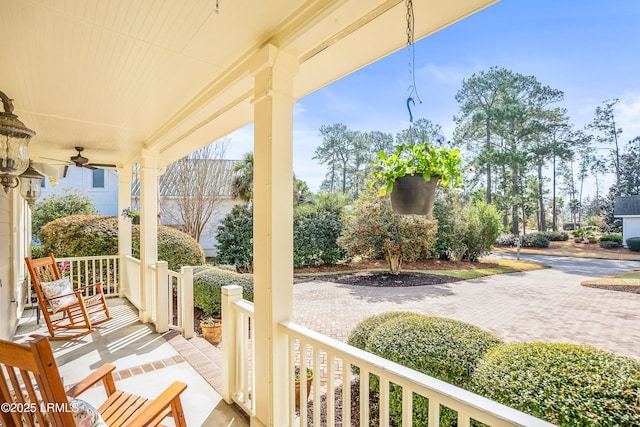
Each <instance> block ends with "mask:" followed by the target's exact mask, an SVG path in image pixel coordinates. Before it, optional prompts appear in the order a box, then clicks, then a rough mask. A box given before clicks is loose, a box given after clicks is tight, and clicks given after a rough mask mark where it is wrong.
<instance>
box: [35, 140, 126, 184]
mask: <svg viewBox="0 0 640 427" xmlns="http://www.w3.org/2000/svg"><path fill="white" fill-rule="evenodd" d="M76 151H77V152H78V154H76V155H75V156H71V157H70V158H69V161H68V162H64V161H63V160H58V159H51V158H47V157H45V158H46V159H48V160H55V161H57V162H64V163H65V167H64V173H63V174H62V177H63V178H64V177H66V176H67V169H68V168H69V166H75V167H78V168H87V169H89V170H96V169H105V168H116V167H117V165H114V164H111V163H91V162H89V159H88V158H86V157H84V156H83V155H82V151H84V147H76Z"/></svg>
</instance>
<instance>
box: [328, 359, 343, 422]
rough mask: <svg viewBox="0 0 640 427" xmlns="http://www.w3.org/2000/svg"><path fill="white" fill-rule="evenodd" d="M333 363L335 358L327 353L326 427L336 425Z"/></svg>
mask: <svg viewBox="0 0 640 427" xmlns="http://www.w3.org/2000/svg"><path fill="white" fill-rule="evenodd" d="M335 363H336V357H335V356H334V355H333V354H332V353H327V427H335V425H336V408H335V406H336V387H335V380H334V376H335V369H334V365H335ZM343 425H344V424H343Z"/></svg>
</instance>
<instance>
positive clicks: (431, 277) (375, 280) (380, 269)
mask: <svg viewBox="0 0 640 427" xmlns="http://www.w3.org/2000/svg"><path fill="white" fill-rule="evenodd" d="M495 266H497V264H495V263H489V262H456V263H454V262H451V261H443V260H435V259H428V260H422V261H417V262H412V263H403V264H402V270H401V271H400V273H399V274H397V275H393V274H391V273H389V270H388V267H387V263H386V261H384V260H363V261H360V262H357V263H352V264H338V265H332V266H319V267H305V268H296V269H295V275H294V278H293V282H294V283H304V282H311V281H314V280H318V281H324V282H332V283H340V284H343V285H355V286H372V287H378V288H394V287H395V288H397V287H410V286H428V285H441V284H443V283H450V282H457V281H460V280H461V279H459V278H456V277H451V276H445V275H441V274H428V273H421V272H417V271H416V270H469V269H477V268H490V267H495ZM354 270H359V271H358V272H354ZM308 273H333V274H317V275H312V274H308Z"/></svg>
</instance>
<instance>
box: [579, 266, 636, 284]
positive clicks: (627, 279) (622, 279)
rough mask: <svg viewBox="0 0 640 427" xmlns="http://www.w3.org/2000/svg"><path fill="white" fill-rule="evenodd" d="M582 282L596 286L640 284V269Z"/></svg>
mask: <svg viewBox="0 0 640 427" xmlns="http://www.w3.org/2000/svg"><path fill="white" fill-rule="evenodd" d="M582 284H583V285H596V286H597V285H600V286H640V270H631V271H627V272H626V273H622V274H619V275H617V276H610V277H600V278H598V279H592V280H585V281H584V282H582Z"/></svg>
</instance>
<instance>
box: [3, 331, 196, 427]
mask: <svg viewBox="0 0 640 427" xmlns="http://www.w3.org/2000/svg"><path fill="white" fill-rule="evenodd" d="M114 369H115V366H114V365H111V364H105V365H103V366H102V367H101V368H99V369H98V370H96V371H94V372H93V373H91V374H90V375H89V376H88V377H87V378H85V379H84V380H82V381H81V382H79V383H78V384H76V385H75V386H73V387H72V388H71V389H69V390H67V391H66V392H65V390H64V386H63V384H62V380H61V378H60V374H59V373H58V366H57V365H56V361H55V359H54V357H53V352H52V351H51V346H50V345H49V341H48V339H47V338H46V337H39V338H37V339H36V340H35V341H32V342H30V343H28V344H17V343H12V342H9V341H4V340H0V406H1V407H2V410H1V411H0V425H2V426H4V427H17V426H23V425H26V426H30V427H34V426H40V427H42V426H51V427H69V426H74V425H76V422H75V421H74V415H76V417H79V416H80V415H79V414H78V405H79V404H82V403H83V402H78V401H75V400H74V399H70V398H75V397H77V396H78V395H79V394H80V393H82V392H83V391H85V390H87V389H89V388H91V387H92V386H94V385H95V384H97V383H99V382H100V381H102V383H103V385H104V388H105V391H106V393H107V396H108V397H107V400H106V401H105V402H104V403H103V404H102V405H101V406H100V407H99V408H97V412H98V413H100V415H101V417H102V419H103V420H104V422H105V423H106V424H107V425H108V426H133V427H141V426H157V425H159V423H160V422H161V421H162V420H163V419H164V418H166V417H167V416H172V417H173V419H174V423H175V425H176V426H177V427H186V423H185V419H184V413H183V410H182V402H181V401H180V394H181V393H182V392H183V391H184V390H185V389H186V388H187V385H186V384H184V383H181V382H178V381H176V382H174V383H172V384H171V385H170V386H169V387H167V388H166V389H165V390H164V391H163V392H162V393H161V394H160V395H159V396H158V397H157V398H156V399H154V400H149V399H145V398H142V397H140V396H136V395H133V394H129V393H125V392H123V391H120V390H117V389H116V387H115V382H114V379H113V376H112V375H111V372H112V371H113V370H114ZM81 408H82V412H83V414H82V415H87V416H89V417H90V416H91V413H92V412H93V415H94V416H95V412H94V411H96V410H94V409H93V408H91V407H89V406H88V404H83V406H81ZM86 408H88V410H87V409H86Z"/></svg>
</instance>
